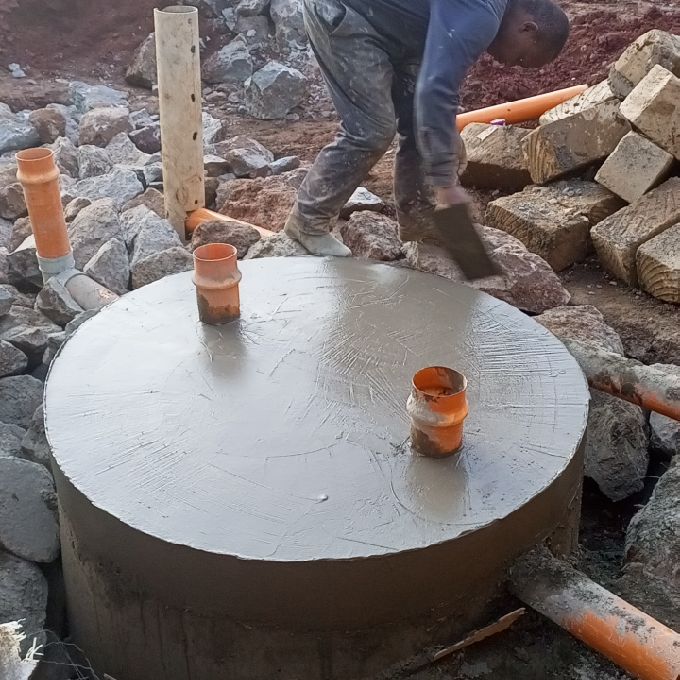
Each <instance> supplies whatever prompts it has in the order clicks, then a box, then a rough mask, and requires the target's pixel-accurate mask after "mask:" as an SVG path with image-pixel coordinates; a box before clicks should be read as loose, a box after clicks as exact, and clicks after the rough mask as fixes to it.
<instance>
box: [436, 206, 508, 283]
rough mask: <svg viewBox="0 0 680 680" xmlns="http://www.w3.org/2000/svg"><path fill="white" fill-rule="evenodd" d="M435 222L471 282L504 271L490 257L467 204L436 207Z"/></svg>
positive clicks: (440, 234)
mask: <svg viewBox="0 0 680 680" xmlns="http://www.w3.org/2000/svg"><path fill="white" fill-rule="evenodd" d="M434 225H435V228H436V231H437V235H438V237H439V242H440V245H441V246H442V247H443V248H445V249H446V250H447V251H448V252H449V254H450V255H451V257H452V258H453V261H454V262H455V263H456V265H458V267H459V269H460V270H461V272H462V273H463V276H465V278H466V279H467V280H468V281H474V280H475V279H484V278H486V277H487V276H494V275H496V274H501V273H502V270H501V268H500V267H499V266H498V264H497V263H496V262H494V261H493V260H492V259H491V257H489V254H488V252H487V250H486V246H485V245H484V242H483V241H482V239H481V237H480V235H479V234H478V233H477V230H476V229H475V225H474V224H473V222H472V217H471V216H470V208H469V207H468V205H467V204H465V203H461V204H459V205H451V206H447V207H445V208H436V209H435V211H434Z"/></svg>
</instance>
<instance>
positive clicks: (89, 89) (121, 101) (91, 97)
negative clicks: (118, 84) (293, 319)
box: [68, 81, 128, 113]
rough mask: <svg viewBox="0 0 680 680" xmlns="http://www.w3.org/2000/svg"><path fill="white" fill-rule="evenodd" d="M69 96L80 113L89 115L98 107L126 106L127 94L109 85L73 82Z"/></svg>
mask: <svg viewBox="0 0 680 680" xmlns="http://www.w3.org/2000/svg"><path fill="white" fill-rule="evenodd" d="M68 89H69V96H70V98H71V101H72V103H73V104H74V106H75V107H76V109H77V110H78V112H79V113H87V112H88V111H91V110H92V109H95V108H98V107H109V106H125V105H126V104H127V98H128V95H127V92H123V91H122V90H114V89H113V88H112V87H108V86H107V85H88V84H87V83H82V82H79V81H73V82H72V83H71V84H70V85H69V88H68Z"/></svg>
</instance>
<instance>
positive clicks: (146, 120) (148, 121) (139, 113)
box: [130, 109, 159, 130]
mask: <svg viewBox="0 0 680 680" xmlns="http://www.w3.org/2000/svg"><path fill="white" fill-rule="evenodd" d="M158 120H159V116H158V115H155V114H154V115H153V116H152V115H151V114H150V113H149V112H148V111H147V110H146V109H137V110H136V111H130V125H132V127H133V130H141V129H142V128H145V127H146V126H147V125H154V124H155V123H157V122H158Z"/></svg>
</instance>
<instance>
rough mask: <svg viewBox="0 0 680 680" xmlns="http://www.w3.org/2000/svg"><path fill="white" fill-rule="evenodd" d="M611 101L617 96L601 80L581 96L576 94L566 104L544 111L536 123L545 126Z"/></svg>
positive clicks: (607, 84)
mask: <svg viewBox="0 0 680 680" xmlns="http://www.w3.org/2000/svg"><path fill="white" fill-rule="evenodd" d="M612 99H617V96H616V95H615V94H614V91H613V90H612V88H611V86H610V85H609V82H608V81H606V80H603V81H602V82H601V83H598V84H597V85H593V86H592V87H589V88H588V89H587V90H586V91H585V92H583V93H582V94H577V95H576V96H575V97H572V98H571V99H567V101H566V102H562V103H561V104H558V105H557V106H555V107H554V108H552V109H550V110H548V111H546V112H545V113H544V114H543V115H542V116H541V117H540V118H539V119H538V122H539V123H540V124H541V125H547V124H548V123H553V122H554V121H556V120H562V119H563V118H569V116H573V115H574V114H575V113H581V111H585V110H586V109H591V108H593V106H596V105H597V104H602V103H603V102H608V101H611V100H612Z"/></svg>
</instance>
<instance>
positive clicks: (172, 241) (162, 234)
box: [128, 210, 183, 273]
mask: <svg viewBox="0 0 680 680" xmlns="http://www.w3.org/2000/svg"><path fill="white" fill-rule="evenodd" d="M128 233H129V232H128ZM182 245H183V244H182V241H181V240H180V238H179V236H178V234H177V232H176V231H175V230H174V229H173V227H172V225H171V224H170V222H168V221H167V220H165V219H163V218H162V217H159V216H158V215H156V213H155V212H153V211H151V210H147V211H146V214H145V216H144V218H143V220H142V221H141V222H139V223H138V230H137V233H136V234H135V235H134V236H133V238H132V250H131V256H130V269H131V271H132V272H133V273H134V270H135V266H136V265H137V264H138V263H139V262H140V261H141V260H144V259H146V258H148V257H149V256H151V255H154V254H157V253H160V252H162V251H165V250H169V249H170V248H175V247H178V246H182Z"/></svg>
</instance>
